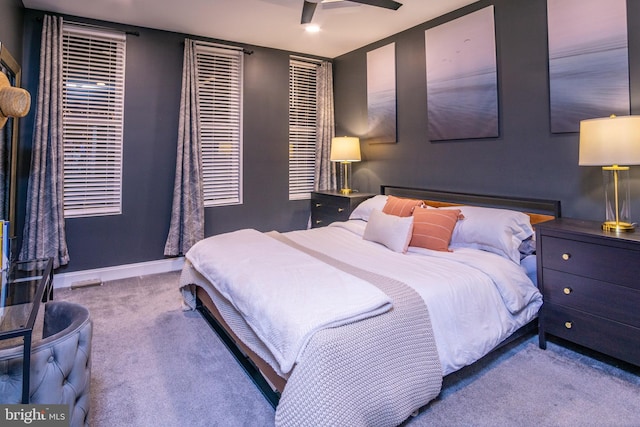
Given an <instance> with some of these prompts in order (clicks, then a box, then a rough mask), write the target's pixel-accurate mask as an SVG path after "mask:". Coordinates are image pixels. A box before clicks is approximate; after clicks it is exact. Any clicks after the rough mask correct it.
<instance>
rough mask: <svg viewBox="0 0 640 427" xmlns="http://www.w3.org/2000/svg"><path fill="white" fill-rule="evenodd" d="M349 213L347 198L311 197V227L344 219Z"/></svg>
mask: <svg viewBox="0 0 640 427" xmlns="http://www.w3.org/2000/svg"><path fill="white" fill-rule="evenodd" d="M350 214H351V212H350V209H349V200H348V199H340V198H335V197H314V198H312V199H311V222H312V225H313V227H320V226H324V225H329V224H330V223H332V222H335V221H346V220H348V219H349V215H350Z"/></svg>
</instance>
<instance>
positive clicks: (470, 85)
mask: <svg viewBox="0 0 640 427" xmlns="http://www.w3.org/2000/svg"><path fill="white" fill-rule="evenodd" d="M425 49H426V60H427V120H428V132H429V139H430V140H431V141H439V140H453V139H470V138H491V137H497V136H499V123H498V79H497V67H496V40H495V23H494V12H493V6H488V7H485V8H483V9H480V10H478V11H476V12H472V13H470V14H468V15H465V16H463V17H460V18H457V19H454V20H453V21H449V22H447V23H445V24H442V25H438V26H437V27H433V28H430V29H428V30H426V31H425Z"/></svg>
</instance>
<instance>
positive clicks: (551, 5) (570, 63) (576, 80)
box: [547, 0, 630, 133]
mask: <svg viewBox="0 0 640 427" xmlns="http://www.w3.org/2000/svg"><path fill="white" fill-rule="evenodd" d="M547 8H548V10H547V12H548V13H547V16H548V21H549V90H550V93H549V100H550V110H551V132H553V133H562V132H578V131H579V130H580V121H581V120H584V119H592V118H597V117H607V116H610V115H611V114H616V115H628V114H629V112H630V100H629V60H628V42H627V12H626V1H625V0H606V1H605V0H549V1H548V2H547Z"/></svg>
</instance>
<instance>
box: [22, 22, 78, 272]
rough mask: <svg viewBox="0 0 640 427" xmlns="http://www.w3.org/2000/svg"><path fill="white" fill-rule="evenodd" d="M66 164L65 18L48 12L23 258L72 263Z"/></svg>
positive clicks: (42, 48)
mask: <svg viewBox="0 0 640 427" xmlns="http://www.w3.org/2000/svg"><path fill="white" fill-rule="evenodd" d="M63 162H64V146H63V140H62V18H61V17H54V16H49V15H45V17H44V24H43V27H42V41H41V48H40V81H39V84H38V95H37V103H36V123H35V128H34V137H33V150H32V154H31V171H30V175H29V185H28V189H27V213H26V219H25V227H24V231H23V240H22V249H21V251H20V255H19V257H18V258H19V260H21V261H26V260H32V259H36V258H49V257H51V258H53V267H54V268H58V267H59V266H61V265H65V264H68V263H69V251H68V250H67V241H66V235H65V226H64V188H63V185H64V181H63V171H64V170H63Z"/></svg>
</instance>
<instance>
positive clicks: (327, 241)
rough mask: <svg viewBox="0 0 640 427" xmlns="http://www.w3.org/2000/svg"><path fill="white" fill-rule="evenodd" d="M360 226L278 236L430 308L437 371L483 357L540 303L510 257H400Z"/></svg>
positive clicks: (465, 252) (477, 253) (462, 252)
mask: <svg viewBox="0 0 640 427" xmlns="http://www.w3.org/2000/svg"><path fill="white" fill-rule="evenodd" d="M365 226H366V222H364V221H359V220H352V221H348V222H344V223H342V222H338V223H334V224H332V225H331V226H329V227H324V228H317V229H312V230H304V231H293V232H289V233H285V236H286V237H288V238H289V239H291V240H293V241H294V242H296V243H299V244H301V245H303V246H306V247H309V248H311V249H314V250H316V251H318V252H322V253H326V254H328V255H330V256H332V257H334V258H336V259H339V260H341V261H344V262H347V263H349V264H352V265H355V266H357V267H360V268H363V269H366V270H370V271H372V272H375V273H378V274H381V275H385V276H388V277H392V278H394V279H397V280H400V281H402V282H404V283H405V284H407V285H409V286H411V287H412V288H414V289H415V290H416V291H417V292H418V293H419V294H420V296H421V297H422V299H423V300H424V302H425V303H426V305H427V307H428V309H429V314H430V317H431V323H432V327H433V332H434V337H435V340H436V345H437V347H438V354H439V357H440V362H441V364H442V368H443V374H444V375H446V374H448V373H451V372H454V371H456V370H458V369H460V368H462V367H463V366H466V365H469V364H471V363H473V362H475V361H476V360H478V359H479V358H481V357H482V356H484V355H485V354H487V353H488V352H489V351H491V350H492V349H493V348H494V347H495V346H496V345H498V344H499V343H500V342H501V341H502V340H504V339H505V338H506V337H508V336H509V335H511V334H512V333H513V332H514V331H515V330H516V329H518V328H519V327H521V326H523V325H524V324H526V323H527V322H529V321H530V320H532V319H533V318H534V317H535V316H536V314H537V312H538V309H539V308H540V306H541V304H542V296H541V294H540V292H538V290H537V288H536V287H535V286H534V285H533V283H532V282H531V280H530V279H529V277H528V276H527V274H526V272H525V271H524V270H523V269H522V268H521V267H520V266H518V265H517V264H515V263H514V262H512V261H511V260H508V259H506V258H503V257H500V256H498V255H495V254H492V253H489V252H485V251H481V250H476V249H457V250H455V251H454V252H437V251H430V250H427V249H419V248H410V249H409V252H408V253H406V254H400V253H396V252H393V251H391V250H389V249H387V248H386V247H384V246H382V245H380V244H378V243H373V242H370V241H366V240H363V239H362V234H363V233H364V228H365Z"/></svg>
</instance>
